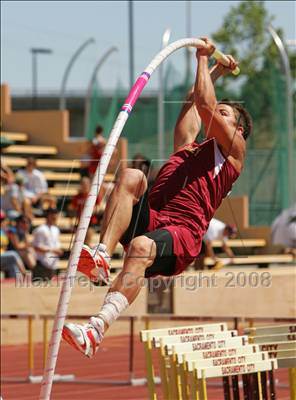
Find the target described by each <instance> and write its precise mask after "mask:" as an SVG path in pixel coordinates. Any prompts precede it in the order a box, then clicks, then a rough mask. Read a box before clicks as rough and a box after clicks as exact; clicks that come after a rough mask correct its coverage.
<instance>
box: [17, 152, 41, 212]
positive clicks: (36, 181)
mask: <svg viewBox="0 0 296 400" xmlns="http://www.w3.org/2000/svg"><path fill="white" fill-rule="evenodd" d="M18 174H20V175H22V176H23V178H24V186H25V189H26V196H27V197H29V198H30V199H31V202H32V204H33V205H34V206H39V205H40V200H41V198H42V196H43V195H44V194H45V193H47V190H48V186H47V182H46V179H45V176H44V174H43V172H41V171H39V169H37V168H36V160H35V159H34V158H33V157H30V158H28V160H27V166H26V168H25V169H21V170H19V171H18Z"/></svg>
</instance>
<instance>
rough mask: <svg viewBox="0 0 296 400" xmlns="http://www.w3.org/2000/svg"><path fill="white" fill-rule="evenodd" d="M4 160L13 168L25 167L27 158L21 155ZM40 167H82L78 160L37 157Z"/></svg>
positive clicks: (3, 158) (4, 158) (3, 159)
mask: <svg viewBox="0 0 296 400" xmlns="http://www.w3.org/2000/svg"><path fill="white" fill-rule="evenodd" d="M2 161H3V162H4V163H5V164H6V165H8V166H9V167H11V168H21V167H25V166H26V164H27V160H26V159H25V158H20V157H2ZM36 163H37V167H38V168H51V169H52V168H55V169H70V170H71V169H78V168H80V167H81V164H80V161H78V160H59V159H46V158H44V159H37V160H36Z"/></svg>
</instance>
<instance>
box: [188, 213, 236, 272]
mask: <svg viewBox="0 0 296 400" xmlns="http://www.w3.org/2000/svg"><path fill="white" fill-rule="evenodd" d="M236 232H237V229H236V228H235V227H234V226H232V225H227V224H225V223H224V222H222V221H219V220H218V219H216V218H212V219H211V222H210V224H209V227H208V230H207V232H206V233H205V235H204V237H203V244H204V253H205V257H210V258H212V260H213V261H214V268H215V269H219V268H221V267H222V266H223V265H226V264H222V263H221V261H219V260H218V259H217V257H216V255H215V252H214V249H213V243H212V242H213V241H214V240H221V241H222V246H221V247H222V250H223V251H224V252H225V253H226V254H227V256H228V257H229V258H230V260H229V263H230V262H231V261H232V259H233V257H234V254H233V251H232V249H231V248H230V247H229V246H228V245H227V243H226V241H227V240H228V239H233V238H234V237H235V235H236ZM201 262H202V263H203V257H202V258H199V259H197V261H196V263H195V267H196V268H198V267H201Z"/></svg>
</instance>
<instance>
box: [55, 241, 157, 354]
mask: <svg viewBox="0 0 296 400" xmlns="http://www.w3.org/2000/svg"><path fill="white" fill-rule="evenodd" d="M155 257H156V244H155V242H154V240H152V239H150V238H148V237H146V236H138V237H136V238H135V239H133V240H132V241H131V244H130V250H129V254H128V256H126V258H125V260H124V266H123V270H122V272H121V273H120V274H119V275H118V276H117V278H116V280H115V281H114V282H113V284H112V287H111V288H110V290H109V292H108V293H107V295H106V297H105V300H104V304H103V306H102V308H101V310H100V311H99V313H98V315H97V316H95V317H91V318H90V323H89V324H86V325H78V324H72V323H69V324H66V325H65V327H64V329H63V339H64V340H66V341H67V342H68V343H69V344H70V345H72V346H73V347H75V348H76V349H77V350H79V351H81V352H83V353H84V354H85V355H86V356H88V357H92V356H93V355H94V354H95V353H96V351H97V349H98V347H99V345H100V343H101V341H102V340H103V337H104V333H105V332H106V330H107V329H108V328H109V326H110V325H111V324H112V323H113V322H114V321H115V320H116V319H117V318H118V317H119V316H120V314H121V313H122V312H123V311H124V310H125V309H126V308H127V307H128V306H129V305H130V304H131V303H132V302H133V301H134V300H135V298H136V297H137V295H138V294H139V292H140V290H141V287H142V284H143V281H142V279H143V278H144V276H145V270H146V268H148V267H150V266H151V265H152V264H153V262H154V260H155Z"/></svg>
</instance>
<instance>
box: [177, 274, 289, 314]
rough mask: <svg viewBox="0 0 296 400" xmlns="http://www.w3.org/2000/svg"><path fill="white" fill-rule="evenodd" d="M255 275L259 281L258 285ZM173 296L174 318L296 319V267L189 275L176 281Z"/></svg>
mask: <svg viewBox="0 0 296 400" xmlns="http://www.w3.org/2000/svg"><path fill="white" fill-rule="evenodd" d="M251 273H252V274H253V275H252V276H250V274H251ZM239 274H240V276H239ZM255 274H256V275H257V276H258V277H259V281H258V284H256V285H255V279H256V278H255ZM263 274H265V275H263ZM268 274H269V277H268ZM243 275H245V277H246V281H244V279H245V278H244V276H243ZM245 282H246V283H245ZM173 293H174V314H175V315H178V316H181V315H182V316H186V315H195V316H197V317H208V316H212V317H217V318H223V317H241V318H295V316H296V302H295V293H296V271H295V266H294V267H282V266H281V267H279V268H274V269H258V268H257V269H253V270H252V269H250V268H248V269H246V268H244V269H243V268H241V269H231V270H230V269H228V270H221V271H218V272H215V271H213V272H211V271H201V272H200V273H197V274H189V273H187V274H185V275H183V277H180V278H179V279H176V280H175V287H174V292H173Z"/></svg>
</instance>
